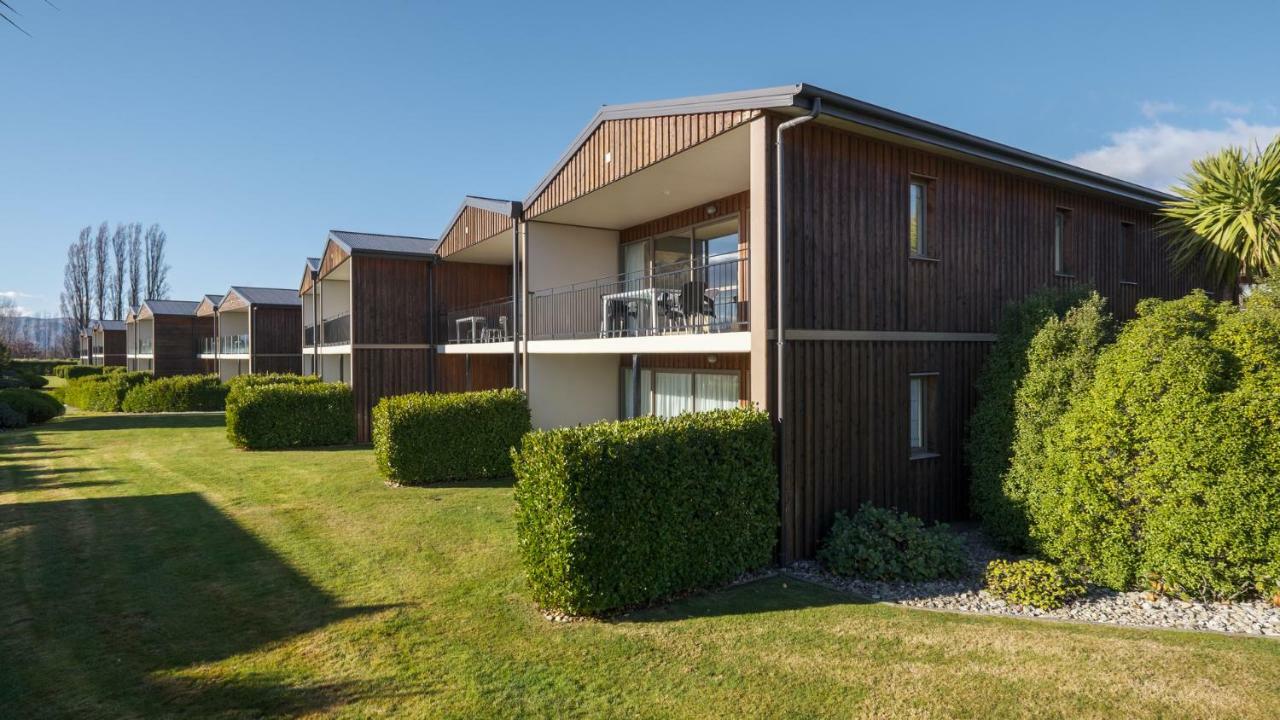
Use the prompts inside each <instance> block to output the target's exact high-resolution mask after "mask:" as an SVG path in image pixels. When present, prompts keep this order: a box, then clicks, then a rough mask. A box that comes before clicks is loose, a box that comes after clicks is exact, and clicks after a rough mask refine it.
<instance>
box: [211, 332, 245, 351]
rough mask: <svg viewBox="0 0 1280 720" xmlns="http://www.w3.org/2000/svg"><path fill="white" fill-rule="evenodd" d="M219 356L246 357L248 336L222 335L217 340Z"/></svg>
mask: <svg viewBox="0 0 1280 720" xmlns="http://www.w3.org/2000/svg"><path fill="white" fill-rule="evenodd" d="M218 354H219V355H248V354H249V335H248V333H245V334H243V335H223V336H222V337H220V338H218Z"/></svg>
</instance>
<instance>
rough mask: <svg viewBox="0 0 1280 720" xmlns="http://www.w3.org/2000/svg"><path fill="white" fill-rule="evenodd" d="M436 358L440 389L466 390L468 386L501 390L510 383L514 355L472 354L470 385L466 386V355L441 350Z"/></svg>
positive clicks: (477, 388)
mask: <svg viewBox="0 0 1280 720" xmlns="http://www.w3.org/2000/svg"><path fill="white" fill-rule="evenodd" d="M435 361H436V390H437V391H439V392H466V391H467V390H500V389H502V388H508V387H511V355H510V354H508V353H503V354H500V355H489V354H484V355H472V356H471V386H470V387H468V386H467V358H466V356H464V355H458V354H454V353H448V354H438V355H436V358H435Z"/></svg>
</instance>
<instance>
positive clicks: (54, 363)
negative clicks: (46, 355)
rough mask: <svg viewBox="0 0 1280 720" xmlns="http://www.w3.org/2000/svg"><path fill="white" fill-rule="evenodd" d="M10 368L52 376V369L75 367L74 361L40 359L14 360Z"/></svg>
mask: <svg viewBox="0 0 1280 720" xmlns="http://www.w3.org/2000/svg"><path fill="white" fill-rule="evenodd" d="M11 364H12V367H13V368H15V369H17V370H20V371H23V372H29V373H32V374H34V375H53V374H54V372H53V369H54V368H56V367H58V366H59V365H75V364H76V361H75V360H68V359H57V358H52V359H40V358H15V359H14V360H13V361H12V363H11Z"/></svg>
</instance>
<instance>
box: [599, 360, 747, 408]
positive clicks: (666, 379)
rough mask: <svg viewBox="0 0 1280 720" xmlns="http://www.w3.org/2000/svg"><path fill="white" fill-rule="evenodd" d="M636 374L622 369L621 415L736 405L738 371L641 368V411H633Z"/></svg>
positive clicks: (738, 380)
mask: <svg viewBox="0 0 1280 720" xmlns="http://www.w3.org/2000/svg"><path fill="white" fill-rule="evenodd" d="M634 380H635V376H634V375H633V374H632V370H631V368H623V369H622V382H621V385H622V387H621V388H620V392H621V394H622V403H621V407H622V417H623V418H624V419H626V418H633V417H637V415H657V416H658V417H675V416H676V415H679V414H681V413H687V412H707V411H709V410H723V409H728V408H735V407H738V405H739V404H740V403H739V398H740V397H741V387H740V384H741V377H740V374H739V373H738V372H736V371H735V372H717V371H712V370H665V369H664V370H650V369H641V370H640V412H639V413H637V412H636V407H635V406H636V402H635V392H634Z"/></svg>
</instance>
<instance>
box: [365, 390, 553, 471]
mask: <svg viewBox="0 0 1280 720" xmlns="http://www.w3.org/2000/svg"><path fill="white" fill-rule="evenodd" d="M529 430H530V423H529V401H528V399H527V398H526V397H525V395H524V393H522V392H520V391H519V390H513V389H505V390H485V391H480V392H466V393H412V394H409V395H398V396H394V397H385V398H383V399H382V400H381V401H379V402H378V405H377V406H376V407H374V409H373V449H374V455H375V457H376V459H377V462H378V469H379V470H380V471H381V472H382V474H383V475H385V476H386V477H387V478H389V479H391V480H394V481H396V482H399V483H403V484H405V485H417V484H422V483H430V482H439V481H441V480H467V479H476V478H491V477H511V449H512V448H514V447H515V446H516V445H517V444H519V442H520V438H521V437H523V436H524V434H525V433H527V432H529Z"/></svg>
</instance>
